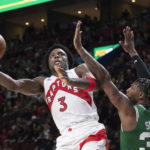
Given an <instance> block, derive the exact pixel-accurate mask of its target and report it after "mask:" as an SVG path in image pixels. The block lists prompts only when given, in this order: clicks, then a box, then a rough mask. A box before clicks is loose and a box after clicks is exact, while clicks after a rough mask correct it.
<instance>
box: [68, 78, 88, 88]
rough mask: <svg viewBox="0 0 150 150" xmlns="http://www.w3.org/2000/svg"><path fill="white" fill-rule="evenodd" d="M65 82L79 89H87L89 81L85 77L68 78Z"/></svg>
mask: <svg viewBox="0 0 150 150" xmlns="http://www.w3.org/2000/svg"><path fill="white" fill-rule="evenodd" d="M67 84H68V85H70V86H74V87H78V88H81V89H87V88H88V87H89V85H90V83H89V81H88V80H87V79H86V78H79V79H77V78H70V79H69V81H68V82H67Z"/></svg>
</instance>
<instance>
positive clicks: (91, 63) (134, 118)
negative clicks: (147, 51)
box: [58, 21, 150, 150]
mask: <svg viewBox="0 0 150 150" xmlns="http://www.w3.org/2000/svg"><path fill="white" fill-rule="evenodd" d="M80 26H81V21H78V23H77V26H76V31H75V37H74V46H75V48H76V50H77V52H78V53H79V55H80V56H81V57H82V59H83V60H84V61H85V63H86V64H87V66H88V68H89V70H90V71H91V72H92V73H93V75H94V76H95V77H96V80H97V83H99V87H100V88H101V89H103V90H104V92H105V94H106V95H107V96H108V98H109V99H110V101H111V103H112V104H113V105H114V106H115V107H116V108H117V110H118V113H119V116H120V120H121V134H120V146H121V150H150V80H149V79H146V78H139V79H137V80H136V81H135V82H134V83H133V84H132V85H131V87H130V88H128V89H127V92H126V95H125V94H124V93H122V92H121V91H119V89H118V88H117V87H116V86H115V85H114V83H113V82H112V80H111V78H110V75H109V73H108V71H107V70H106V69H105V68H104V66H102V65H101V64H99V63H98V62H97V61H96V60H95V59H94V58H93V57H92V56H91V55H90V54H89V53H88V52H87V51H86V50H85V49H84V47H83V46H82V43H81V33H82V31H80ZM124 35H125V40H126V38H128V40H130V39H131V38H132V36H133V32H132V31H131V30H129V28H128V27H127V28H125V29H124ZM125 42H126V41H125ZM125 42H124V43H123V42H121V44H122V45H123V46H125V44H127V43H125ZM58 72H60V76H61V78H62V81H63V82H65V83H69V82H68V81H69V78H68V76H67V74H66V73H65V72H64V71H63V70H62V69H61V68H60V69H58Z"/></svg>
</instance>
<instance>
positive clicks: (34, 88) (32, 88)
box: [0, 72, 44, 95]
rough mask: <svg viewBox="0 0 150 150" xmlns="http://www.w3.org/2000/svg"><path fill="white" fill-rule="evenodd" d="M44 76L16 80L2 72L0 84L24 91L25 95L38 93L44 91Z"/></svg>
mask: <svg viewBox="0 0 150 150" xmlns="http://www.w3.org/2000/svg"><path fill="white" fill-rule="evenodd" d="M43 82H44V77H37V78H34V79H32V80H31V79H20V80H15V79H13V78H12V77H10V76H9V75H7V74H5V73H3V72H0V85H1V86H3V87H5V88H7V89H9V90H11V91H16V92H19V93H22V94H24V95H36V94H41V93H42V92H43Z"/></svg>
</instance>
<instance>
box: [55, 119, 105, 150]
mask: <svg viewBox="0 0 150 150" xmlns="http://www.w3.org/2000/svg"><path fill="white" fill-rule="evenodd" d="M56 147H57V148H56V150H107V149H108V141H107V135H106V130H105V128H104V125H103V124H100V123H98V122H97V123H93V122H92V123H90V122H88V124H87V123H86V124H84V125H83V126H81V124H80V126H75V127H73V126H72V127H71V128H68V129H67V130H66V131H65V132H63V134H62V135H61V136H59V137H58V138H57V144H56Z"/></svg>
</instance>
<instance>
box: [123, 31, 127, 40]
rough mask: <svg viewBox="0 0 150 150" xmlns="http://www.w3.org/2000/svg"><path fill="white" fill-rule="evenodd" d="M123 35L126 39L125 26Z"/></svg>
mask: <svg viewBox="0 0 150 150" xmlns="http://www.w3.org/2000/svg"><path fill="white" fill-rule="evenodd" d="M123 35H124V38H125V40H126V38H127V37H126V36H127V35H126V28H124V29H123Z"/></svg>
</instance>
